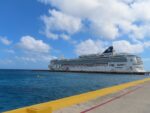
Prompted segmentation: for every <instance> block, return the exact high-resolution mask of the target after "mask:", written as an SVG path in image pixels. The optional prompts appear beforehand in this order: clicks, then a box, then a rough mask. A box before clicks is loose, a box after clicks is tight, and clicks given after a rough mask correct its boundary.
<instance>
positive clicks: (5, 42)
mask: <svg viewBox="0 0 150 113" xmlns="http://www.w3.org/2000/svg"><path fill="white" fill-rule="evenodd" d="M0 41H1V42H2V43H3V44H4V45H10V44H11V43H12V42H11V41H10V40H8V39H7V38H6V37H1V36H0Z"/></svg>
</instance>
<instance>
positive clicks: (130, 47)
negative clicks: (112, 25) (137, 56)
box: [113, 40, 144, 53]
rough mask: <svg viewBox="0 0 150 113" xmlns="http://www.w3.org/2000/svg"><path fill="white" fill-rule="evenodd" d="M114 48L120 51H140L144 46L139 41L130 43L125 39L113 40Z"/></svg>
mask: <svg viewBox="0 0 150 113" xmlns="http://www.w3.org/2000/svg"><path fill="white" fill-rule="evenodd" d="M113 46H114V49H115V50H116V52H120V53H142V52H143V51H144V46H143V44H141V43H136V44H132V43H130V42H128V41H126V40H120V41H114V42H113Z"/></svg>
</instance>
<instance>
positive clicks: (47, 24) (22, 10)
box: [0, 0, 150, 70]
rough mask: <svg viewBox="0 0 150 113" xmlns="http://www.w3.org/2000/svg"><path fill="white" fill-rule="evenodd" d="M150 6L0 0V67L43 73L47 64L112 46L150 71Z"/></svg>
mask: <svg viewBox="0 0 150 113" xmlns="http://www.w3.org/2000/svg"><path fill="white" fill-rule="evenodd" d="M100 4H101V5H100ZM142 4H143V5H145V8H141V7H143V6H142ZM149 5H150V1H149V0H144V1H140V0H139V1H137V2H136V1H135V2H133V1H132V0H130V1H129V0H114V1H110V0H87V1H86V3H85V1H84V0H74V1H70V0H61V1H60V0H13V1H12V0H1V1H0V15H1V16H0V51H1V53H0V68H3V69H10V68H13V69H18V68H19V69H46V68H47V65H48V64H49V61H50V59H53V58H60V57H66V58H74V57H77V56H78V55H83V54H92V53H101V52H102V51H103V50H104V49H105V48H107V46H110V45H114V47H115V49H116V51H117V52H128V53H132V54H137V55H139V56H141V57H142V58H143V61H144V64H145V69H146V70H150V65H149V64H150V53H149V52H150V38H149V36H150V34H149V31H150V27H149V25H150V21H149V20H150V16H149V15H150V13H149V11H148V8H149ZM108 7H109V9H108ZM122 12H124V13H122ZM143 12H144V13H143ZM141 15H142V16H141Z"/></svg>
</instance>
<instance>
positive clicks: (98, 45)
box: [75, 39, 105, 55]
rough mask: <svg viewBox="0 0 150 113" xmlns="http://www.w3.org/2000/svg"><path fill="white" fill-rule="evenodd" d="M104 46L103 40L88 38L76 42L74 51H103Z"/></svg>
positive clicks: (79, 52) (92, 52) (82, 53)
mask: <svg viewBox="0 0 150 113" xmlns="http://www.w3.org/2000/svg"><path fill="white" fill-rule="evenodd" d="M104 48H105V42H102V41H100V40H98V41H94V40H92V39H88V40H85V41H83V42H81V43H79V44H77V45H76V50H75V52H76V54H77V55H86V54H95V53H101V52H103V51H104Z"/></svg>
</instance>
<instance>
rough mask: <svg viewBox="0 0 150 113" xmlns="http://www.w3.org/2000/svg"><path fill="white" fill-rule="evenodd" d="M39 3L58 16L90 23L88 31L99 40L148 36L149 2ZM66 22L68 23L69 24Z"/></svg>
mask: <svg viewBox="0 0 150 113" xmlns="http://www.w3.org/2000/svg"><path fill="white" fill-rule="evenodd" d="M39 1H41V2H43V3H45V4H51V5H52V6H54V7H55V8H57V9H59V10H60V12H61V14H65V15H67V17H68V16H71V17H78V19H79V20H80V21H82V20H84V19H87V20H88V21H90V26H91V28H90V29H91V32H94V33H95V34H97V35H98V36H99V37H103V38H107V39H116V38H119V37H122V36H123V35H128V36H129V37H130V36H131V37H132V38H133V37H134V38H137V39H143V38H145V37H148V36H150V33H149V30H150V27H149V25H150V12H149V6H150V0H86V1H85V0H73V1H72V0H39ZM60 12H59V13H60ZM55 16H56V15H55ZM55 16H54V14H52V16H50V17H53V18H57V17H55ZM57 16H58V15H57ZM50 17H49V18H50ZM58 17H60V15H59V16H58ZM61 20H64V19H61ZM67 21H68V20H67ZM67 21H65V22H67ZM55 22H56V21H55ZM58 23H59V22H58ZM67 23H68V24H69V21H68V22H67ZM56 24H57V22H56ZM82 24H83V23H82ZM70 25H71V24H70ZM57 27H59V28H60V29H59V30H64V29H62V26H57ZM66 28H67V32H68V31H70V30H69V29H71V28H70V27H66ZM65 30H66V29H65ZM79 30H81V29H78V30H75V31H76V32H78V31H79ZM50 31H51V30H50ZM71 31H72V30H71Z"/></svg>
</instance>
